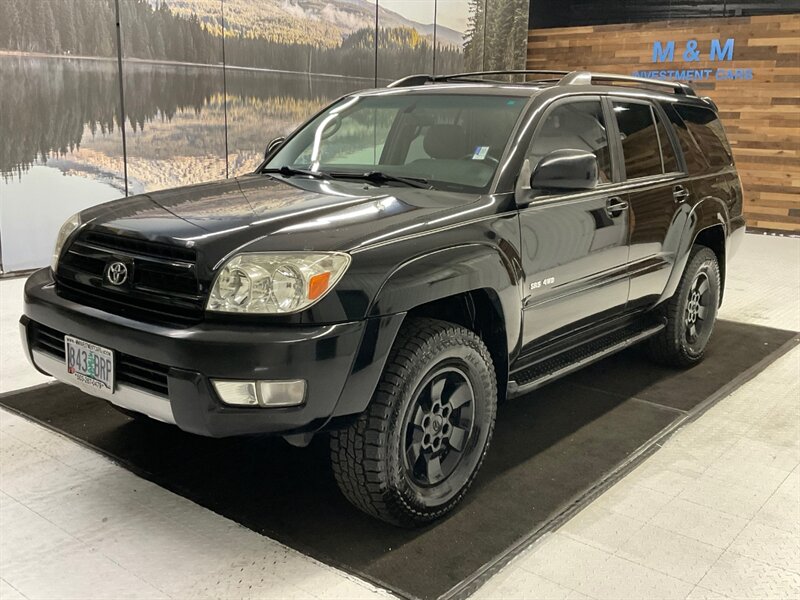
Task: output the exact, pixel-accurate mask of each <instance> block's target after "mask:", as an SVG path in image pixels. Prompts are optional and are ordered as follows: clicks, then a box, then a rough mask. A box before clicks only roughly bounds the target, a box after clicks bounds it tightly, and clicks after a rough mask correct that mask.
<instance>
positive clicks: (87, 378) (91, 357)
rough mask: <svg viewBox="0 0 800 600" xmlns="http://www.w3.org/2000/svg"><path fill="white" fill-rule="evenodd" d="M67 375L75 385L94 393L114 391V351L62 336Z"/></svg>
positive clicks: (107, 393)
mask: <svg viewBox="0 0 800 600" xmlns="http://www.w3.org/2000/svg"><path fill="white" fill-rule="evenodd" d="M64 350H65V351H66V354H67V358H66V363H67V375H68V376H69V377H70V378H71V379H73V380H74V382H75V385H77V386H78V387H81V388H84V389H86V391H88V392H89V393H92V394H95V395H105V396H110V395H111V394H113V393H114V352H113V350H110V349H108V348H103V347H102V346H98V345H97V344H92V343H91V342H87V341H85V340H79V339H78V338H76V337H72V336H71V335H67V336H64Z"/></svg>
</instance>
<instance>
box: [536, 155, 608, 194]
mask: <svg viewBox="0 0 800 600" xmlns="http://www.w3.org/2000/svg"><path fill="white" fill-rule="evenodd" d="M598 181H599V175H598V168H597V157H596V156H595V155H594V154H592V153H591V152H586V151H584V150H574V149H564V150H553V151H552V152H550V153H549V154H546V155H545V156H544V157H543V158H542V159H541V160H540V161H539V164H538V165H536V168H535V169H534V170H533V173H532V174H531V189H533V190H546V191H563V190H568V191H569V190H571V191H585V190H592V189H594V188H595V187H596V186H597V183H598Z"/></svg>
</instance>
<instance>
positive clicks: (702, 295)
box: [650, 246, 720, 367]
mask: <svg viewBox="0 0 800 600" xmlns="http://www.w3.org/2000/svg"><path fill="white" fill-rule="evenodd" d="M719 295H720V276H719V265H718V264H717V257H716V255H715V254H714V252H713V251H711V250H710V249H709V248H706V247H704V246H695V247H694V248H693V249H692V253H691V254H690V256H689V261H688V262H687V264H686V269H685V270H684V272H683V276H682V277H681V281H680V283H679V284H678V289H677V290H676V291H675V295H674V296H673V297H672V298H671V299H670V300H669V301H668V302H667V303H666V304H665V306H664V308H663V309H662V310H663V315H664V317H665V318H666V321H667V326H666V327H665V328H664V330H662V331H661V332H660V333H659V334H658V335H657V336H655V337H654V338H652V339H651V340H650V355H651V357H652V358H653V359H654V360H656V362H659V363H662V364H666V365H672V366H677V367H688V366H691V365H693V364H696V363H698V362H700V361H701V360H702V359H703V355H704V354H705V350H706V345H707V344H708V340H709V339H710V338H711V332H712V330H713V329H714V323H715V321H716V318H717V309H718V307H719Z"/></svg>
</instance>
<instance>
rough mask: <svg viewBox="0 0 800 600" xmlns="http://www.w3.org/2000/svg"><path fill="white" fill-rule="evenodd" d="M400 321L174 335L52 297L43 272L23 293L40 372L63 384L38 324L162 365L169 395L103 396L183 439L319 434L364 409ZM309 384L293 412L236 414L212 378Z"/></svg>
mask: <svg viewBox="0 0 800 600" xmlns="http://www.w3.org/2000/svg"><path fill="white" fill-rule="evenodd" d="M402 319H403V315H402V314H400V315H391V316H387V317H377V318H372V319H366V320H363V321H356V322H350V323H337V324H332V325H308V326H294V325H284V326H279V325H277V326H276V325H260V324H258V323H257V322H252V324H228V323H224V324H221V323H200V324H198V325H195V326H192V327H189V328H185V329H179V328H171V327H166V326H161V325H155V324H150V323H142V322H139V321H133V320H131V319H128V318H125V317H121V316H119V315H114V314H110V313H106V312H104V311H101V310H99V309H95V308H91V307H87V306H84V305H81V304H76V303H74V302H71V301H69V300H66V299H64V298H62V297H60V296H58V295H57V294H56V290H55V285H54V282H53V279H52V275H51V273H50V270H49V269H42V270H40V271H37V272H36V273H34V274H33V275H32V276H31V277H30V279H29V280H28V281H27V283H26V285H25V304H24V315H23V317H22V319H21V321H20V327H21V330H22V340H23V344H24V346H25V350H26V352H27V354H28V357H29V359H30V360H31V362H32V363H33V364H34V366H36V368H38V369H39V370H41V371H43V372H45V373H47V374H49V375H52V376H54V377H56V378H57V379H62V380H67V379H66V367H65V366H64V362H63V359H60V357H58V356H57V355H56V354H54V353H53V352H52V351H48V348H47V347H46V346H44V347H43V346H40V345H37V342H36V339H37V338H36V335H35V331H36V329H37V327H40V326H44V327H45V328H48V329H49V330H54V331H55V332H58V333H60V334H68V335H73V336H75V337H78V338H80V339H84V340H87V341H90V342H93V343H95V344H98V345H100V346H104V347H106V348H111V349H112V350H114V352H115V355H118V356H122V357H132V358H133V359H134V360H144V361H148V363H153V364H156V365H159V366H163V370H164V373H165V375H166V391H165V392H161V393H159V392H154V391H153V390H152V389H150V390H148V389H144V388H142V387H141V386H137V385H133V384H130V383H125V384H123V383H118V384H117V385H116V387H115V393H114V394H113V395H112V396H111V397H109V398H106V399H108V400H109V401H110V402H113V403H115V404H118V405H119V406H122V407H123V408H127V409H129V410H134V411H137V412H142V413H145V414H148V415H150V416H152V417H153V418H156V419H159V420H161V421H165V422H168V423H174V424H176V425H177V426H178V427H180V428H181V429H183V430H185V431H190V432H192V433H197V434H201V435H207V436H213V437H223V436H230V435H238V434H247V433H280V434H294V433H301V432H312V431H317V430H319V429H321V428H323V427H324V426H325V425H326V424H327V423H328V421H329V420H330V419H331V418H333V417H340V416H346V415H352V414H357V413H358V412H361V411H362V410H363V409H364V408H366V406H367V404H368V403H369V400H370V398H371V396H372V393H373V391H374V390H375V387H376V385H377V382H378V379H379V377H380V373H381V371H382V369H383V365H384V363H385V361H386V356H387V355H388V352H389V349H390V348H391V345H392V343H393V341H394V337H395V335H396V333H397V330H398V329H399V327H400V324H401V323H402ZM211 378H215V379H241V380H251V379H252V380H256V379H264V380H287V379H304V380H306V382H307V389H306V399H305V402H304V403H303V404H302V405H300V406H296V407H285V408H277V407H275V408H260V407H233V406H229V405H226V404H223V403H222V402H221V401H220V400H219V398H218V397H217V395H216V393H215V392H214V390H213V388H212V386H211V383H210V381H209V380H210V379H211Z"/></svg>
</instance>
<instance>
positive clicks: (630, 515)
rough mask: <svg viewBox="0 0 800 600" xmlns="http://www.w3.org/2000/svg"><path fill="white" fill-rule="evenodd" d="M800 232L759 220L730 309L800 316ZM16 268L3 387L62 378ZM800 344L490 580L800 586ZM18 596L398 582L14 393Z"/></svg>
mask: <svg viewBox="0 0 800 600" xmlns="http://www.w3.org/2000/svg"><path fill="white" fill-rule="evenodd" d="M799 265H800V239H790V238H775V237H765V236H757V235H748V236H747V237H746V240H745V243H744V246H743V248H742V251H741V252H740V254H739V255H738V256H737V258H736V259H735V261H734V262H733V264H732V265H731V271H730V274H729V279H728V286H727V291H726V299H725V304H724V306H723V309H722V311H721V314H720V316H721V317H722V318H725V319H729V320H735V321H740V322H745V323H751V324H758V325H764V326H770V327H776V328H783V329H790V330H793V331H798V330H800V298H799V297H798V289H800V266H799ZM21 288H22V280H21V279H9V280H3V281H0V391H10V390H15V389H21V388H23V387H27V386H31V385H36V384H39V383H42V382H44V381H46V379H45V378H43V377H41V376H39V375H38V374H36V373H35V372H33V370H32V369H31V368H30V367H29V366H28V365H27V362H25V360H24V358H23V357H22V356H21V353H20V347H19V343H18V340H17V336H18V333H17V324H16V323H17V319H18V315H19V312H20V303H21V301H20V296H21ZM798 373H800V349H797V348H795V349H793V350H791V351H790V352H789V353H788V354H786V355H784V356H783V357H782V358H780V359H779V360H777V361H776V362H775V363H773V364H772V365H770V366H769V367H767V369H765V370H764V371H763V372H761V373H760V374H759V375H757V376H756V377H755V378H754V379H752V380H751V381H750V382H749V383H747V384H745V385H744V386H742V387H741V388H739V389H737V390H736V391H735V392H734V393H732V394H731V395H730V396H728V397H727V398H724V399H723V400H721V401H720V402H719V403H718V404H716V405H715V406H714V407H712V408H711V409H710V410H709V411H708V412H706V413H705V414H704V415H702V416H701V417H700V418H699V419H697V420H696V421H694V422H692V423H690V424H689V425H687V426H686V427H684V428H683V429H681V430H680V431H679V432H678V433H677V434H675V435H674V436H673V437H671V438H670V439H669V440H668V441H667V442H666V443H664V445H663V447H662V448H661V449H660V450H659V451H658V452H656V453H655V454H654V455H653V456H651V457H650V458H649V459H647V460H646V461H645V462H643V463H642V464H641V465H640V466H639V467H637V468H636V469H635V470H634V471H633V472H631V473H630V474H629V475H628V476H627V477H625V478H624V479H622V480H621V481H620V482H619V483H617V484H616V485H614V486H613V487H612V488H611V489H609V490H608V491H607V492H606V493H605V494H603V495H602V496H600V497H599V498H598V499H596V500H595V501H594V502H592V503H591V504H589V505H588V506H587V507H586V508H585V509H583V510H582V511H581V512H580V513H579V514H577V515H576V516H575V517H574V518H572V519H571V520H570V521H568V522H567V523H566V524H565V525H564V526H562V527H561V528H560V529H559V530H558V531H556V532H554V533H551V534H547V535H546V536H544V537H542V538H540V539H539V540H538V541H537V542H536V543H535V544H534V546H533V547H531V548H529V549H528V550H526V551H524V552H523V553H522V554H520V555H519V556H517V558H515V559H514V560H513V561H512V562H511V563H510V564H508V565H507V566H505V567H504V568H503V569H502V570H501V571H500V572H499V573H497V574H496V575H495V576H494V577H493V578H492V579H491V580H489V582H488V583H487V584H486V585H484V587H483V588H481V589H480V590H479V592H478V594H477V596H478V597H482V598H499V597H503V598H515V597H519V598H523V597H524V598H582V597H589V598H598V599H600V598H725V597H735V598H768V597H769V598H773V597H774V598H794V597H798V596H800V526H798V523H800V466H798V465H800V383H799V382H798ZM0 450H1V451H2V455H1V456H0V597H1V598H20V597H21V598H24V597H28V598H45V597H47V598H117V597H142V598H156V597H176V598H189V597H202V598H205V597H225V598H228V597H253V598H257V597H269V598H297V597H300V598H359V597H373V596H385V595H387V593H386V592H383V591H381V590H377V589H376V588H374V587H373V586H372V585H371V584H369V583H366V582H363V581H359V580H358V579H356V578H355V577H352V576H350V575H348V574H346V573H343V572H341V571H337V570H335V569H333V568H331V567H328V566H326V565H323V564H321V563H319V562H317V561H314V560H312V559H310V558H307V557H305V556H303V555H301V554H300V553H298V552H296V551H294V550H291V549H289V548H286V547H285V546H282V545H280V544H278V543H277V542H274V541H271V540H269V539H268V538H266V537H263V536H261V535H258V534H256V533H254V532H252V531H250V530H249V529H246V528H244V527H241V526H239V525H237V524H235V523H233V522H232V521H229V520H227V519H225V518H223V517H221V516H218V515H216V514H214V513H212V512H211V511H208V510H206V509H204V508H202V507H200V506H198V505H197V504H194V503H192V502H190V501H189V500H186V499H184V498H183V497H181V496H177V495H175V494H172V493H171V492H168V491H166V490H164V489H163V488H161V487H159V486H157V485H155V484H153V483H151V482H149V481H145V480H143V479H140V478H139V477H137V476H135V475H133V474H132V473H130V472H129V471H128V470H125V469H123V468H122V467H119V466H117V465H115V464H114V463H112V462H111V461H109V460H108V459H106V458H104V457H102V456H100V455H99V454H97V453H95V452H94V451H92V450H90V449H87V448H85V447H84V446H82V445H79V444H77V443H75V442H73V441H71V440H69V439H67V438H65V437H63V436H61V435H59V434H57V433H54V432H52V431H50V430H48V429H45V428H43V427H41V426H39V425H36V424H34V423H32V422H30V421H27V420H25V419H22V418H21V417H18V416H16V415H13V414H11V413H9V412H7V411H5V410H0Z"/></svg>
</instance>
